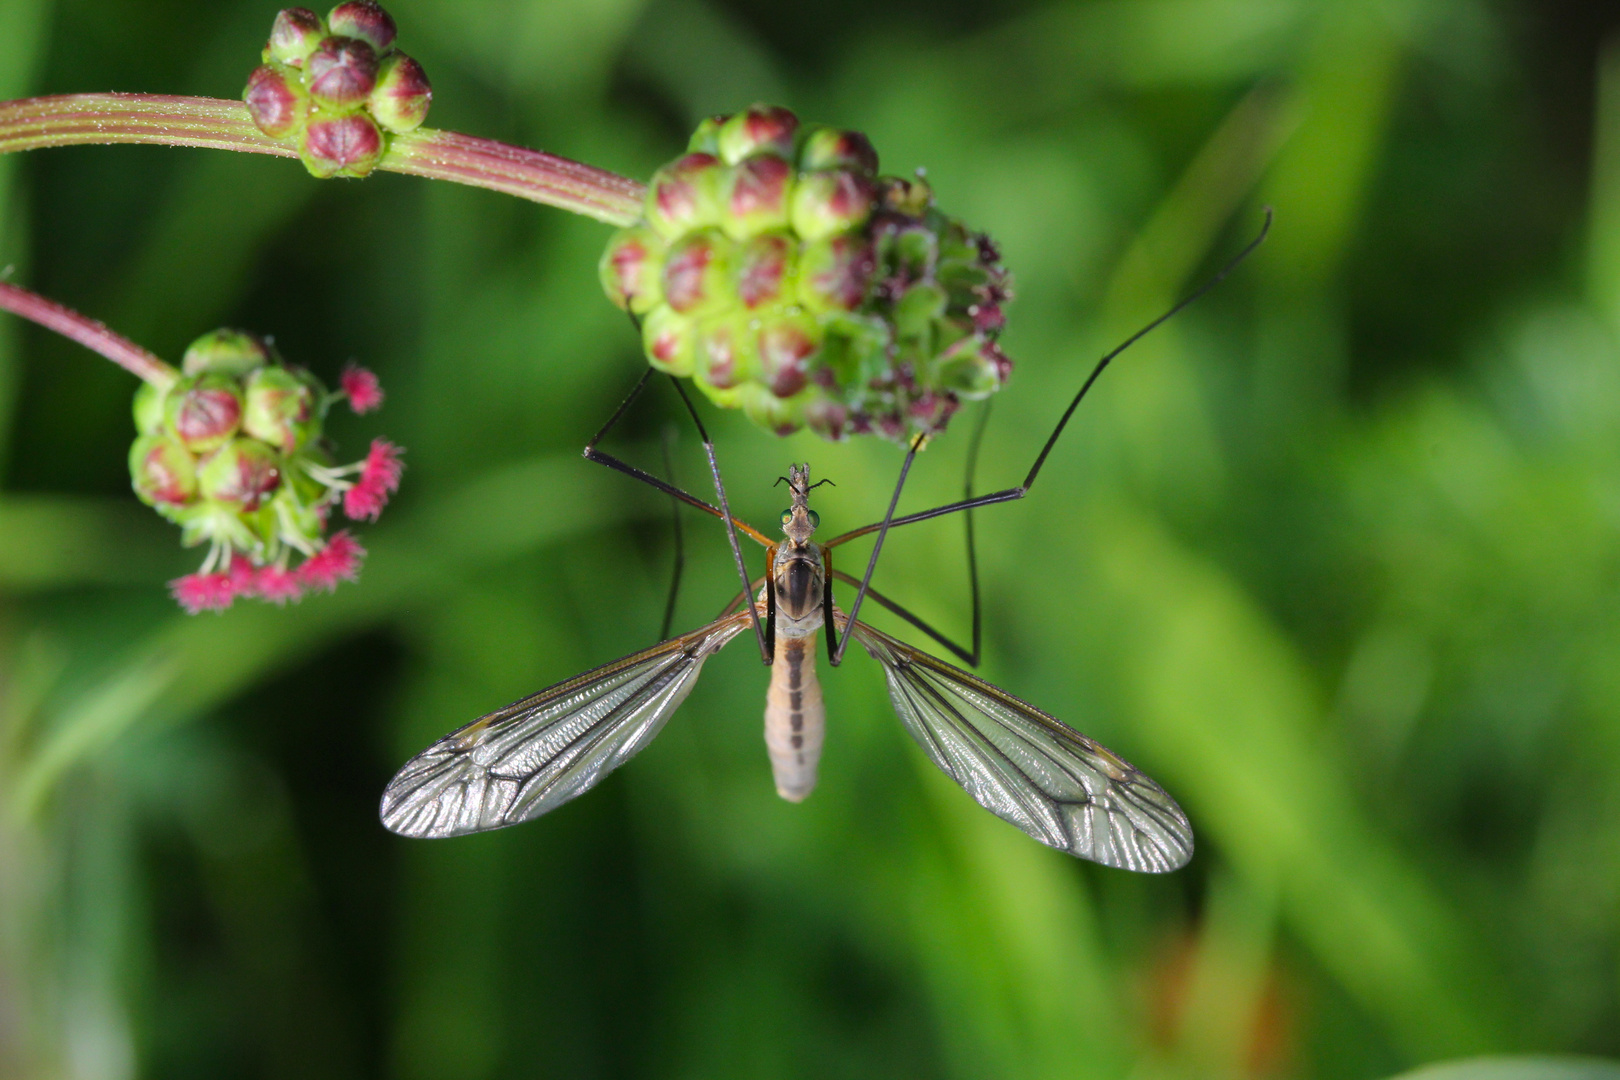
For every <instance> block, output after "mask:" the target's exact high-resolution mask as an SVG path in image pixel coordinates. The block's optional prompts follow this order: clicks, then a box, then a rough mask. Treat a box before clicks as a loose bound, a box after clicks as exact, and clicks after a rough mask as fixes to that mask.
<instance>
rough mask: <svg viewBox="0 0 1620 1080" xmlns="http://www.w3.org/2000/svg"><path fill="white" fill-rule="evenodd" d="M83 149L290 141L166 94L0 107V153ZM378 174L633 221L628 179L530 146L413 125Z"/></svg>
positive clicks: (234, 104)
mask: <svg viewBox="0 0 1620 1080" xmlns="http://www.w3.org/2000/svg"><path fill="white" fill-rule="evenodd" d="M86 143H103V144H105V143H152V144H158V145H167V146H202V147H208V148H210V149H215V150H237V151H240V152H242V153H247V154H271V155H274V156H276V157H288V158H296V157H297V156H298V149H297V147H296V146H295V145H294V144H293V143H292V141H290V140H283V139H272V138H270V137H269V136H267V135H265V134H263V133H262V132H260V131H259V129H258V128H256V127H254V126H253V121H252V119H251V118H250V117H249V116H248V111H247V106H245V105H243V104H242V103H241V102H240V101H227V100H223V99H220V98H202V97H176V96H171V95H166V94H116V93H115V94H62V95H58V96H55V97H37V98H24V99H22V100H18V101H6V102H0V154H3V153H10V152H12V151H16V150H39V149H44V148H46V147H51V146H76V145H82V144H86ZM377 168H379V169H385V170H387V171H389V172H398V173H406V174H408V175H411V176H425V177H428V178H429V179H433V180H449V181H452V182H454V183H458V184H468V185H471V186H472V187H481V188H488V189H489V190H491V191H499V192H503V193H505V194H507V195H516V196H517V197H518V198H521V199H528V200H530V201H531V202H538V203H545V204H546V205H548V206H555V207H558V208H560V209H563V210H569V211H572V212H573V213H576V214H583V215H585V216H586V217H593V218H596V219H597V220H598V221H605V222H607V223H609V224H611V225H628V224H630V223H631V222H633V221H635V220H636V218H638V217H639V216H640V215H641V202H642V198H643V196H644V195H645V193H646V187H645V185H643V184H642V183H641V182H639V181H637V180H632V179H630V178H628V177H624V176H619V175H618V174H616V173H611V172H608V171H606V170H604V169H597V168H594V167H592V166H590V165H582V164H580V163H579V162H577V161H570V160H568V159H567V158H562V157H557V156H556V155H554V154H546V153H542V152H541V151H538V150H527V149H525V148H523V147H521V146H511V145H508V144H506V143H500V142H495V141H494V140H493V139H481V138H477V137H474V136H471V135H460V134H457V133H455V132H453V131H438V130H435V129H432V128H418V129H417V130H416V131H412V132H409V133H407V134H404V135H391V136H389V141H388V150H387V152H386V153H385V154H384V155H383V158H382V161H381V162H379V163H378V165H377Z"/></svg>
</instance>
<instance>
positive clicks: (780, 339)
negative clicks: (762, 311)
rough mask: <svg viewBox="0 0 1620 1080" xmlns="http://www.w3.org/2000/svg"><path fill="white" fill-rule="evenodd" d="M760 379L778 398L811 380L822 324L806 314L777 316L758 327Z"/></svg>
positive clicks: (819, 344) (800, 387) (788, 394)
mask: <svg viewBox="0 0 1620 1080" xmlns="http://www.w3.org/2000/svg"><path fill="white" fill-rule="evenodd" d="M758 343H759V364H760V378H761V379H762V380H763V381H764V383H765V385H766V386H767V387H769V388H770V391H771V393H773V394H775V395H776V396H777V397H781V398H785V397H792V396H793V395H794V394H797V393H798V392H799V391H800V390H803V389H804V387H805V384H806V383H808V382H809V381H810V368H811V366H812V364H813V363H814V362H815V358H816V354H817V353H818V352H820V351H821V327H820V326H819V325H818V324H817V323H816V320H815V319H814V318H812V317H811V316H809V315H780V316H777V317H775V318H771V319H766V320H765V321H764V323H763V324H762V325H761V326H760V328H759V336H758Z"/></svg>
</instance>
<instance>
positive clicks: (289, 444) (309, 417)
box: [242, 366, 320, 453]
mask: <svg viewBox="0 0 1620 1080" xmlns="http://www.w3.org/2000/svg"><path fill="white" fill-rule="evenodd" d="M319 426H320V425H319V421H318V420H317V419H316V417H315V393H314V391H313V389H312V388H311V387H310V386H309V384H308V383H306V382H304V381H303V380H302V379H300V378H299V377H298V376H296V375H294V374H293V373H292V372H290V371H288V370H287V369H286V368H284V367H274V366H272V367H262V368H260V369H259V370H258V371H255V372H254V373H253V374H252V375H250V376H248V380H247V392H246V393H245V394H244V395H243V401H242V430H243V431H244V432H246V433H247V434H249V435H251V436H253V437H254V438H255V439H258V440H259V441H260V442H264V443H268V444H270V445H271V446H273V447H275V448H276V449H277V450H281V451H283V452H286V453H291V452H292V451H294V450H296V449H298V448H299V447H300V446H303V445H304V443H305V442H307V441H308V440H309V437H310V436H311V435H313V434H314V433H315V432H316V430H317V429H318V428H319Z"/></svg>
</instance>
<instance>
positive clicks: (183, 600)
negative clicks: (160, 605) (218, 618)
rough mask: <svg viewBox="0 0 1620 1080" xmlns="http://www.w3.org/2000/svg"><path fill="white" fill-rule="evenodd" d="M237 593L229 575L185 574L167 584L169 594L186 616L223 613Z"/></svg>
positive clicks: (233, 581) (234, 583)
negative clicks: (207, 612)
mask: <svg viewBox="0 0 1620 1080" xmlns="http://www.w3.org/2000/svg"><path fill="white" fill-rule="evenodd" d="M238 591H239V590H238V588H237V585H236V582H235V580H233V578H232V575H231V574H229V573H222V574H187V575H186V576H185V577H182V578H175V579H174V580H173V581H171V582H169V592H170V593H171V594H172V595H173V596H174V599H175V602H176V603H178V604H179V605H180V606H181V607H183V608H185V609H186V614H188V615H197V614H200V613H202V612H204V611H224V610H225V609H226V608H228V607H230V606H231V602H232V601H234V600H235V599H236V597H237V593H238Z"/></svg>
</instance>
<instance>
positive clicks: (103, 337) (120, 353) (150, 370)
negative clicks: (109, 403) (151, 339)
mask: <svg viewBox="0 0 1620 1080" xmlns="http://www.w3.org/2000/svg"><path fill="white" fill-rule="evenodd" d="M0 309H4V310H6V311H9V312H11V313H12V314H14V315H21V316H22V317H23V318H25V319H32V320H33V321H34V322H37V323H39V325H41V326H43V327H45V328H46V329H48V330H55V331H56V332H57V333H58V334H61V335H62V336H63V337H65V338H70V339H72V340H74V341H77V342H78V343H79V344H80V345H83V346H84V347H85V348H87V349H92V350H94V351H96V352H98V353H100V354H101V355H102V356H105V357H106V358H107V359H109V360H111V361H112V362H113V363H115V364H117V365H118V366H119V367H121V368H124V369H125V370H127V371H131V372H133V373H135V374H136V375H139V376H140V377H141V378H143V379H145V380H146V381H147V382H149V383H152V384H153V385H155V386H160V387H165V386H168V385H169V384H170V383H172V382H174V380H176V379H178V378H179V377H180V373H179V372H178V371H176V370H175V369H174V368H172V367H170V366H169V365H168V364H166V363H164V362H163V361H162V360H161V359H160V358H159V357H157V356H154V355H153V354H152V353H149V352H147V351H146V350H145V349H143V348H141V347H140V346H139V345H137V344H135V343H134V342H133V341H131V340H129V339H128V338H127V337H124V336H123V335H122V334H115V333H113V332H112V331H111V330H109V329H107V327H106V324H104V323H100V322H97V321H96V320H95V319H91V318H86V317H85V316H83V315H80V314H79V313H78V312H77V311H74V310H73V309H72V308H67V307H63V306H62V305H61V304H58V303H57V302H56V301H55V300H47V299H45V297H43V296H41V295H39V294H38V293H35V292H29V291H28V290H27V289H24V288H21V287H19V286H16V285H12V284H10V283H8V282H4V281H0Z"/></svg>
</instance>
